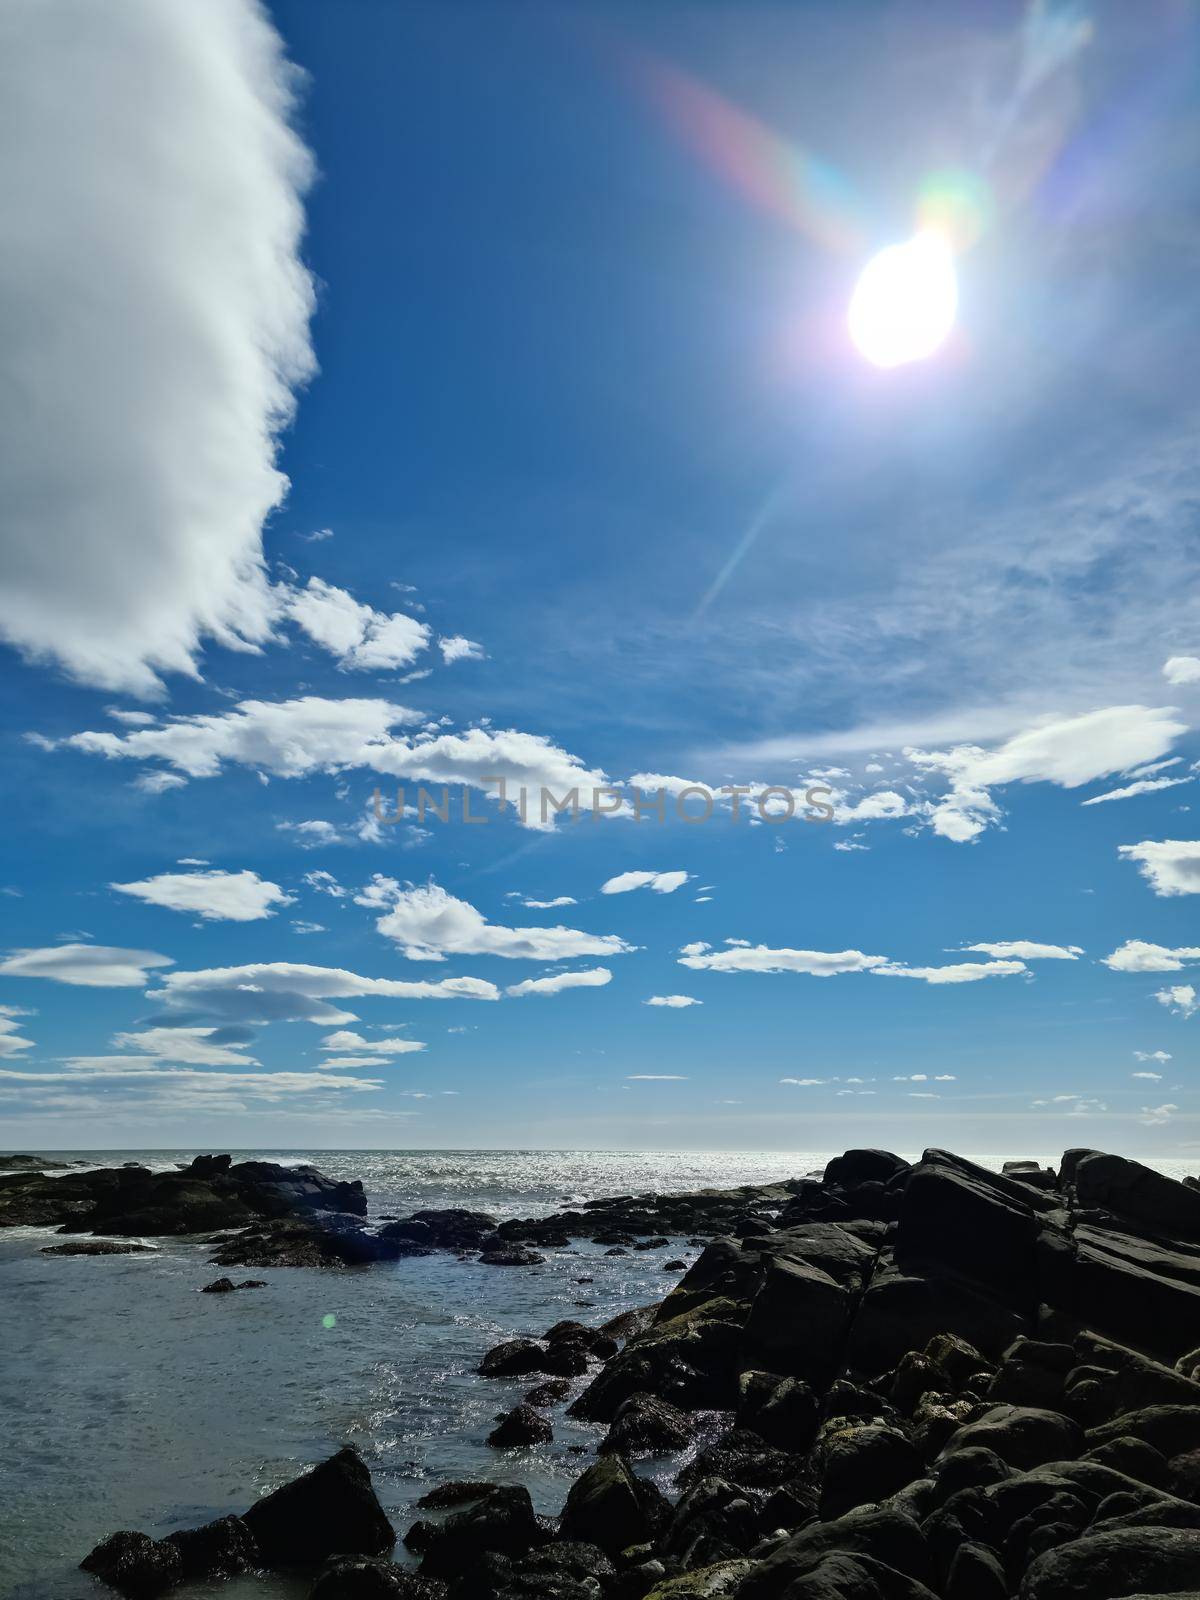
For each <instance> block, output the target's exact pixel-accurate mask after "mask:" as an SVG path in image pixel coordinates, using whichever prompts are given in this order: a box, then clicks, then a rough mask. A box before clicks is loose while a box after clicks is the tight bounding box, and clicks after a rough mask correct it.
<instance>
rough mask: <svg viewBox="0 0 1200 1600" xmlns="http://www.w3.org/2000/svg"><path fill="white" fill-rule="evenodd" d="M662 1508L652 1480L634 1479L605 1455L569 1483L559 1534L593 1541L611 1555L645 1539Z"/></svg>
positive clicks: (660, 1520)
mask: <svg viewBox="0 0 1200 1600" xmlns="http://www.w3.org/2000/svg"><path fill="white" fill-rule="evenodd" d="M668 1510H669V1508H668V1505H667V1502H666V1500H665V1499H664V1498H663V1496H662V1494H661V1492H660V1491H659V1490H658V1489H656V1488H655V1486H654V1485H653V1484H652V1483H649V1482H643V1481H642V1480H640V1479H638V1478H637V1477H635V1475H634V1474H633V1473H632V1472H631V1471H630V1470H629V1467H628V1465H627V1464H626V1462H625V1461H623V1460H622V1458H621V1457H620V1456H618V1455H610V1456H605V1457H603V1459H602V1460H600V1461H598V1462H597V1463H596V1465H595V1466H593V1467H589V1468H588V1470H587V1471H586V1472H585V1473H584V1474H583V1476H582V1477H581V1478H578V1479H577V1480H576V1481H575V1483H574V1484H573V1485H572V1487H571V1492H570V1493H569V1494H568V1496H567V1503H566V1505H565V1506H564V1507H563V1513H562V1518H561V1520H560V1523H559V1532H560V1534H561V1536H562V1537H563V1538H564V1539H570V1540H579V1541H582V1542H584V1543H586V1544H596V1545H599V1546H600V1548H601V1549H602V1550H604V1551H606V1552H607V1554H609V1555H610V1556H614V1555H617V1554H619V1552H620V1551H622V1550H624V1549H626V1548H627V1547H628V1546H629V1545H631V1544H642V1543H644V1542H646V1541H648V1540H651V1539H652V1538H653V1537H654V1534H655V1533H656V1532H657V1530H658V1529H659V1528H660V1527H661V1526H662V1524H663V1522H664V1521H665V1520H666V1516H667V1513H668Z"/></svg>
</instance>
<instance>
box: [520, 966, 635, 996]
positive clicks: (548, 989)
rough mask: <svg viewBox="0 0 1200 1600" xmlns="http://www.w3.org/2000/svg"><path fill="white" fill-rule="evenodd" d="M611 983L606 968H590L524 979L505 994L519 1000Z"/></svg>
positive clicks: (598, 987) (598, 986)
mask: <svg viewBox="0 0 1200 1600" xmlns="http://www.w3.org/2000/svg"><path fill="white" fill-rule="evenodd" d="M611 982H612V973H611V972H610V971H609V970H608V968H607V967H591V968H589V969H588V970H587V971H586V972H554V973H551V974H550V975H549V976H548V977H545V978H526V979H525V981H524V982H523V983H514V984H511V985H510V986H509V987H508V988H507V989H505V991H504V992H505V994H507V995H511V996H512V997H513V999H514V1000H515V999H519V998H520V997H521V996H522V995H527V994H561V993H562V991H563V990H564V989H601V988H603V987H604V985H605V984H606V983H611Z"/></svg>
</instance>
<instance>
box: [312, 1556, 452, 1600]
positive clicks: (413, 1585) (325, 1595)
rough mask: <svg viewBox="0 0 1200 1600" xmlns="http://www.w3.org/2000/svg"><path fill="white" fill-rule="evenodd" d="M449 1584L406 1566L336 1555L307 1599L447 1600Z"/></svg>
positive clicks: (359, 1557)
mask: <svg viewBox="0 0 1200 1600" xmlns="http://www.w3.org/2000/svg"><path fill="white" fill-rule="evenodd" d="M445 1594H446V1585H445V1584H444V1583H442V1582H441V1581H440V1580H439V1579H437V1578H426V1577H422V1576H421V1574H420V1573H417V1572H413V1571H412V1570H411V1569H410V1568H407V1567H396V1566H393V1565H392V1564H391V1562H388V1561H371V1560H367V1559H365V1558H364V1557H362V1556H335V1557H334V1558H333V1559H332V1560H331V1561H327V1562H326V1564H325V1565H324V1566H323V1567H322V1569H321V1571H320V1572H319V1573H318V1574H317V1580H316V1582H315V1583H314V1584H313V1586H312V1588H311V1589H310V1590H309V1592H308V1600H444V1597H445Z"/></svg>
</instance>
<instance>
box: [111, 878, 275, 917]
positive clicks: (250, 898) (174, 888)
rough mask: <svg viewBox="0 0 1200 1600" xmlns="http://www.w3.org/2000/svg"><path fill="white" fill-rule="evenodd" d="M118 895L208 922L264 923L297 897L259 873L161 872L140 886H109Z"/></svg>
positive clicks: (137, 884)
mask: <svg viewBox="0 0 1200 1600" xmlns="http://www.w3.org/2000/svg"><path fill="white" fill-rule="evenodd" d="M109 888H110V889H116V890H117V892H118V893H119V894H128V895H132V896H133V897H134V899H136V900H144V901H145V902H146V903H147V905H152V906H162V907H164V908H165V909H166V910H167V911H186V912H189V913H191V914H192V915H193V916H198V917H202V918H203V919H204V920H205V921H206V922H261V921H262V920H263V918H264V917H273V916H274V915H275V909H276V907H278V906H290V905H291V904H292V903H293V901H294V899H295V896H294V895H290V894H285V893H284V891H283V890H282V889H281V888H280V887H279V885H278V884H277V883H271V882H270V880H269V879H265V878H260V877H259V875H258V873H257V872H250V871H248V870H246V871H242V872H220V871H216V870H213V871H211V872H160V873H159V875H158V876H157V877H155V878H145V879H143V880H142V881H141V882H139V883H110V884H109Z"/></svg>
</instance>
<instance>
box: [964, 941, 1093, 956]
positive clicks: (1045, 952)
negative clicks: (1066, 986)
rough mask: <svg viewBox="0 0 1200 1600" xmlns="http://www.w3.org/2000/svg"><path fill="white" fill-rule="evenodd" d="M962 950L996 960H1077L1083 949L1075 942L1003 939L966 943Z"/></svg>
mask: <svg viewBox="0 0 1200 1600" xmlns="http://www.w3.org/2000/svg"><path fill="white" fill-rule="evenodd" d="M963 949H964V950H972V951H977V952H978V953H980V954H981V955H985V956H993V957H995V958H996V959H998V960H1001V961H1005V960H1015V961H1078V959H1079V957H1080V956H1081V955H1082V954H1083V949H1082V947H1081V946H1080V945H1077V944H1035V943H1034V941H1033V940H1032V939H1003V940H999V941H998V942H997V943H995V944H968V945H964V946H963Z"/></svg>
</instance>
